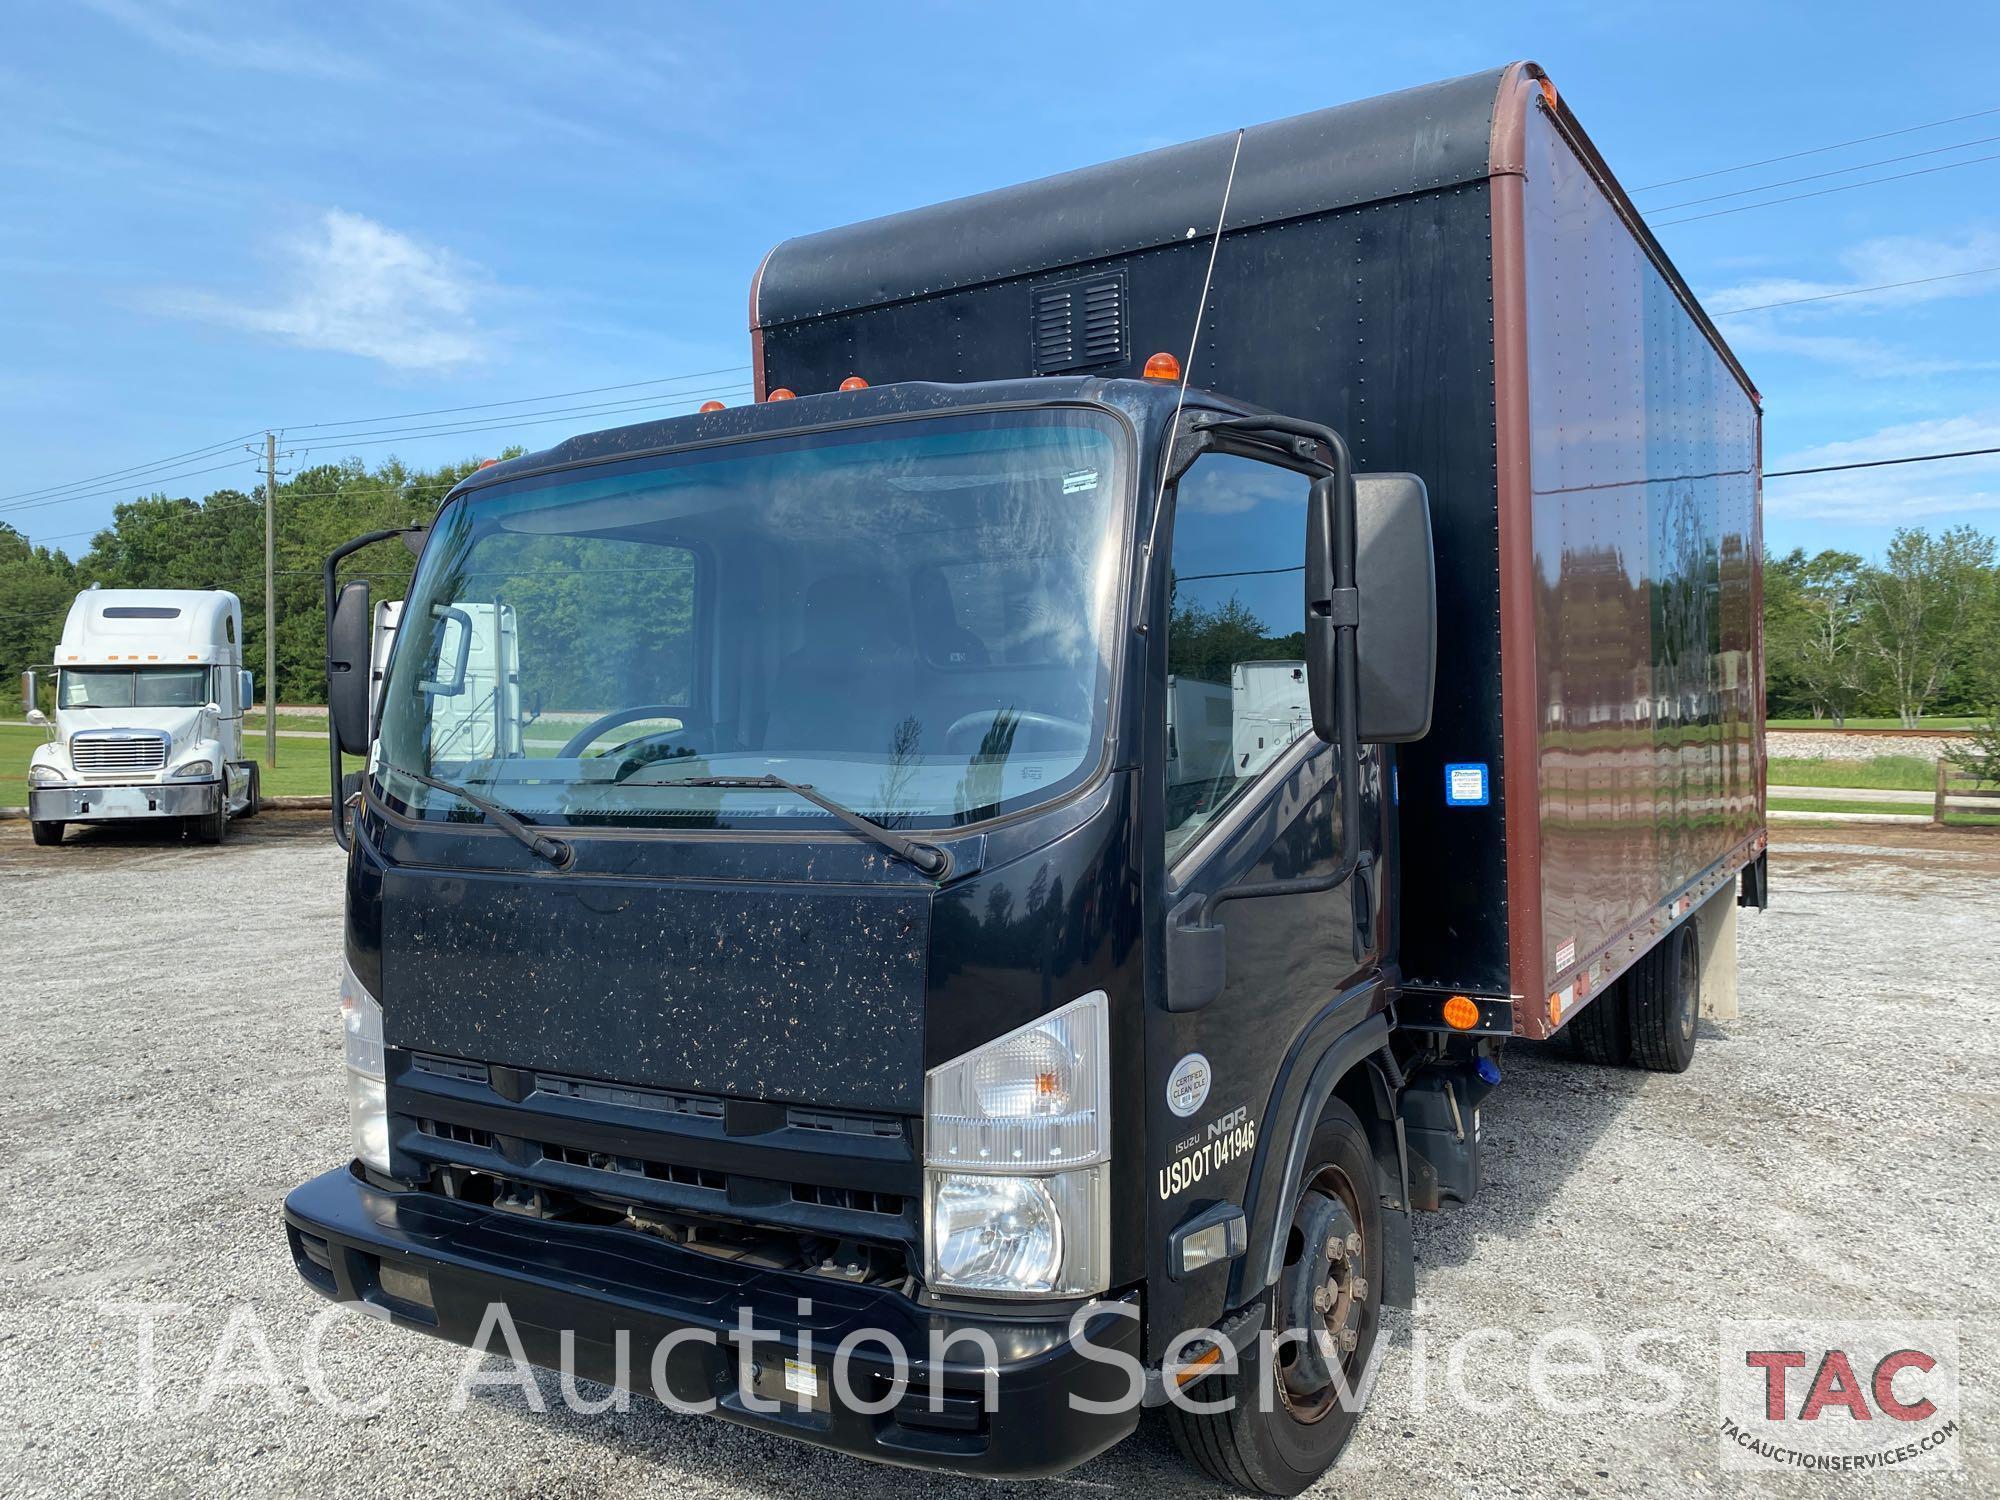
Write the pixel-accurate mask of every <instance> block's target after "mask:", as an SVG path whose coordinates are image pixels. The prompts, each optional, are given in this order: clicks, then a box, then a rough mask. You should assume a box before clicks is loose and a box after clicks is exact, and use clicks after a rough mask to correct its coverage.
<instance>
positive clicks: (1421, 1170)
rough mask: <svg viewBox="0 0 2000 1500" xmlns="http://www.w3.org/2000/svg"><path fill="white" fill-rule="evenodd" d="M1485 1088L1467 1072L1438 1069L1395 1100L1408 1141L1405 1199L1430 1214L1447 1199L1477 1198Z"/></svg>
mask: <svg viewBox="0 0 2000 1500" xmlns="http://www.w3.org/2000/svg"><path fill="white" fill-rule="evenodd" d="M1486 1092H1487V1090H1486V1087H1485V1086H1484V1085H1483V1084H1481V1083H1480V1082H1479V1081H1478V1080H1477V1079H1475V1078H1474V1077H1473V1076H1472V1075H1471V1074H1470V1072H1469V1071H1460V1070H1458V1069H1445V1068H1438V1069H1432V1070H1427V1071H1425V1072H1423V1073H1420V1074H1419V1075H1417V1076H1416V1077H1415V1078H1412V1079H1411V1080H1410V1082H1409V1086H1408V1087H1407V1088H1405V1089H1404V1090H1403V1094H1402V1098H1401V1099H1400V1101H1399V1102H1398V1109H1399V1115H1400V1118H1399V1121H1398V1123H1399V1125H1400V1126H1401V1127H1402V1130H1403V1134H1404V1136H1405V1138H1406V1139H1407V1140H1408V1142H1409V1156H1410V1199H1411V1204H1412V1206H1413V1207H1416V1208H1420V1209H1423V1210H1424V1211H1425V1212H1427V1213H1435V1212H1437V1210H1438V1209H1439V1208H1440V1207H1442V1206H1443V1204H1444V1203H1445V1202H1446V1201H1447V1200H1449V1201H1452V1202H1455V1203H1470V1202H1472V1200H1473V1199H1475V1198H1477V1197H1478V1196H1479V1188H1480V1185H1481V1178H1482V1175H1483V1174H1482V1171H1481V1162H1480V1156H1481V1146H1480V1139H1479V1134H1480V1132H1479V1103H1478V1101H1479V1099H1480V1098H1481V1097H1483V1095H1484V1094H1485V1093H1486Z"/></svg>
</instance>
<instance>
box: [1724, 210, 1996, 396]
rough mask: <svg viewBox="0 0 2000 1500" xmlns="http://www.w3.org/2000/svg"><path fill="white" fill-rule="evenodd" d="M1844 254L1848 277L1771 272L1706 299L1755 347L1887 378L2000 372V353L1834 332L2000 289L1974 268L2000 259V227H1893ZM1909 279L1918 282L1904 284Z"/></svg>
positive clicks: (1736, 337)
mask: <svg viewBox="0 0 2000 1500" xmlns="http://www.w3.org/2000/svg"><path fill="white" fill-rule="evenodd" d="M1837 259H1838V261H1839V263H1840V265H1841V267H1842V268H1843V270H1844V272H1845V274H1844V275H1842V276H1840V277H1838V278H1832V279H1827V280H1812V279H1809V278H1803V277H1796V276H1767V277H1762V278H1759V279H1756V280H1752V281H1743V282H1738V283H1736V284H1735V285H1732V286H1727V287H1723V288H1720V289H1719V290H1716V291H1712V292H1710V293H1708V294H1707V295H1706V296H1704V297H1703V299H1702V301H1703V304H1704V305H1705V306H1707V307H1708V308H1709V309H1710V310H1711V311H1712V312H1713V314H1714V315H1715V316H1716V317H1718V318H1720V319H1721V320H1722V328H1723V331H1724V332H1725V334H1726V335H1727V336H1728V338H1729V342H1730V344H1731V345H1732V346H1733V347H1734V348H1736V349H1738V350H1740V351H1742V352H1745V353H1758V354H1790V355H1797V356H1798V357H1800V358H1802V359H1810V360H1815V361H1817V362H1819V363H1822V364H1828V365H1832V366H1835V367H1836V368H1838V369H1842V370H1845V371H1848V372H1851V373H1853V374H1856V375H1863V376H1870V377H1875V378H1886V379H1904V380H1911V379H1922V378H1924V377H1926V376H1936V375H1964V374H1972V373H1977V372H1981V371H1992V370H2000V360H1993V359H1963V358H1950V357H1942V356H1935V355H1926V354H1922V353H1918V352H1915V351H1912V350H1910V349H1907V348H1903V347H1900V346H1898V345H1896V344H1893V343H1889V342H1886V341H1884V340H1882V339H1880V338H1874V337H1863V336H1858V335H1855V334H1852V333H1833V332H1827V331H1825V330H1826V329H1827V328H1828V326H1829V325H1830V324H1834V323H1837V322H1841V321H1842V320H1845V324H1846V326H1850V327H1851V326H1852V324H1853V322H1854V320H1855V319H1857V318H1860V319H1864V320H1865V319H1867V318H1869V317H1870V315H1872V314H1878V313H1884V312H1902V311H1906V310H1907V309H1909V308H1912V307H1917V306H1921V305H1923V304H1925V303H1931V302H1941V301H1945V300H1948V299H1953V298H1966V297H1981V296H1991V295H1993V294H1994V293H1996V292H2000V274H1994V275H1968V274H1965V273H1967V272H1972V271H1984V270H1986V269H1988V268H1990V267H1994V266H2000V233H1995V232H1994V231H1992V230H1985V229H1976V230H1970V231H1968V232H1966V233H1964V234H1962V235H1958V236H1948V237H1942V238H1925V237H1923V236H1920V235H1883V236H1879V237H1877V238H1875V239H1870V240H1863V241H1862V242H1861V243H1860V244H1857V245H1852V246H1850V247H1849V248H1848V249H1846V250H1844V251H1842V252H1841V253H1840V254H1839V256H1838V257H1837ZM1939 278H1948V279H1939ZM1902 282H1912V283H1916V284H1915V285H1907V286H1906V285H1897V284H1896V283H1902ZM1872 288H1882V290H1870V289H1872ZM1806 299H1820V300H1806ZM1772 303H1789V304H1792V305H1790V306H1784V307H1773V306H1771V305H1770V304H1772ZM1892 326H1893V325H1892Z"/></svg>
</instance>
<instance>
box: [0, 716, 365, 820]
mask: <svg viewBox="0 0 2000 1500" xmlns="http://www.w3.org/2000/svg"><path fill="white" fill-rule="evenodd" d="M44 738H45V736H44V735H43V733H42V731H41V730H39V729H35V728H32V727H30V726H28V725H23V724H0V807H25V806H26V805H27V802H28V757H29V756H30V755H32V754H34V751H35V746H37V745H39V744H41V742H42V740H43V739H44ZM245 740H246V742H247V743H246V745H245V748H246V749H247V750H248V751H249V752H250V753H251V754H252V755H258V754H259V753H260V752H261V751H262V750H263V742H262V740H251V739H250V737H249V736H247V735H246V736H245ZM360 764H361V762H360V761H358V760H353V759H350V760H349V761H348V769H349V770H353V769H354V768H356V767H358V766H359V765H360ZM264 791H265V793H266V795H268V796H272V797H323V796H325V795H326V791H327V779H326V745H325V744H324V742H321V743H317V744H316V743H314V742H313V741H311V740H280V741H278V766H277V769H276V770H273V769H271V767H269V766H266V767H265V768H264Z"/></svg>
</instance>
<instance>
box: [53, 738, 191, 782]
mask: <svg viewBox="0 0 2000 1500" xmlns="http://www.w3.org/2000/svg"><path fill="white" fill-rule="evenodd" d="M69 758H70V763H71V764H72V765H74V766H75V767H76V769H77V771H78V772H79V773H80V774H81V775H84V776H105V775H112V774H119V773H123V772H127V771H157V770H160V769H161V768H162V767H164V766H165V765H166V763H167V742H166V740H165V738H164V737H162V736H160V735H157V734H101V733H85V734H78V735H72V736H71V737H70V742H69Z"/></svg>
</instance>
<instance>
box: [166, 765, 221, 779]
mask: <svg viewBox="0 0 2000 1500" xmlns="http://www.w3.org/2000/svg"><path fill="white" fill-rule="evenodd" d="M214 774H215V762H214V761H212V760H191V761H189V762H188V763H187V764H186V765H184V766H176V767H174V772H173V776H172V778H171V779H172V780H174V781H187V780H191V779H193V778H194V777H197V776H199V777H203V778H206V777H209V776H213V775H214Z"/></svg>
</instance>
